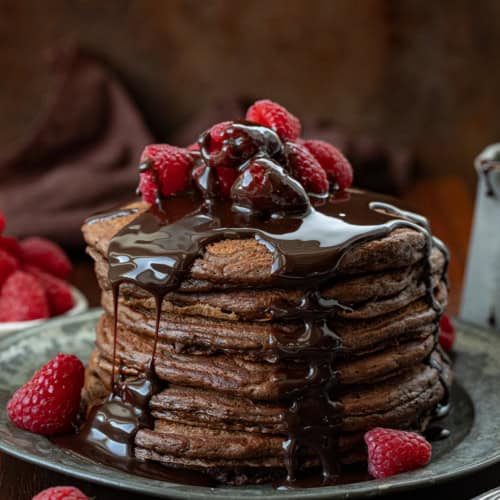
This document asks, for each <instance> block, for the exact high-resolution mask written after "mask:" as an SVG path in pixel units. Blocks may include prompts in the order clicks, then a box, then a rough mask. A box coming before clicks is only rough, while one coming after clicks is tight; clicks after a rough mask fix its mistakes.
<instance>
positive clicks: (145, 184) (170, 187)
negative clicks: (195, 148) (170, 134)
mask: <svg viewBox="0 0 500 500" xmlns="http://www.w3.org/2000/svg"><path fill="white" fill-rule="evenodd" d="M147 160H150V161H151V165H150V166H149V167H147V168H145V169H143V170H142V171H141V174H140V181H139V190H140V192H141V194H142V198H143V200H144V201H145V202H147V203H150V204H154V203H155V202H156V201H157V199H158V198H161V197H162V196H171V195H173V194H175V193H178V192H180V191H184V190H185V189H187V187H188V186H189V181H190V173H191V168H192V166H193V157H192V156H191V153H190V152H189V151H188V150H187V149H184V148H178V147H175V146H170V145H169V144H150V145H149V146H146V148H145V149H144V151H143V152H142V155H141V162H142V163H143V164H144V163H145V162H146V161H147Z"/></svg>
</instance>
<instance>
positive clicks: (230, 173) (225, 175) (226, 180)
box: [193, 165, 240, 198]
mask: <svg viewBox="0 0 500 500" xmlns="http://www.w3.org/2000/svg"><path fill="white" fill-rule="evenodd" d="M205 168H206V166H205V165H199V166H198V167H196V168H195V169H194V170H193V179H194V181H195V183H196V184H197V185H198V179H199V177H200V176H201V174H202V173H203V171H204V170H205ZM214 170H215V178H216V180H217V186H218V188H219V194H220V195H221V197H223V198H229V195H230V193H231V187H232V185H233V184H234V181H235V180H236V179H237V178H238V176H239V175H240V174H239V172H238V170H236V169H235V168H231V167H222V166H217V167H214ZM198 187H199V186H198ZM200 189H201V188H200Z"/></svg>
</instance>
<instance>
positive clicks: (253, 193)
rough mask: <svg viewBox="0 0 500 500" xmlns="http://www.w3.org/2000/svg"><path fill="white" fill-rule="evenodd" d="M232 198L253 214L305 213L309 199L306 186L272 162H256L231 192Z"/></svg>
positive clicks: (246, 170)
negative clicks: (276, 212) (277, 212)
mask: <svg viewBox="0 0 500 500" xmlns="http://www.w3.org/2000/svg"><path fill="white" fill-rule="evenodd" d="M231 199H232V200H233V201H234V202H235V203H236V204H237V205H239V206H240V207H244V208H246V209H250V210H251V211H252V212H260V213H269V212H275V211H281V212H285V211H289V212H291V211H294V212H298V211H303V210H304V209H305V208H307V206H308V198H307V194H306V193H305V191H304V189H303V188H302V186H301V185H300V184H299V183H298V182H297V181H296V180H295V179H292V178H291V177H290V176H288V175H286V174H285V172H284V171H283V168H282V167H281V166H280V165H278V164H277V163H275V162H273V161H272V160H268V159H265V158H259V159H255V160H253V161H252V162H251V163H250V165H248V166H247V167H246V168H245V170H244V171H243V173H242V174H241V175H240V176H239V177H238V179H237V180H236V182H235V183H234V185H233V187H232V189H231Z"/></svg>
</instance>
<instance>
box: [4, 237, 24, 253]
mask: <svg viewBox="0 0 500 500" xmlns="http://www.w3.org/2000/svg"><path fill="white" fill-rule="evenodd" d="M0 248H1V249H2V250H5V251H6V252H9V253H10V254H11V255H13V256H14V257H19V256H20V255H21V246H20V245H19V242H18V241H17V240H16V238H14V237H12V236H0Z"/></svg>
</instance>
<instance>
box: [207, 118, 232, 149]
mask: <svg viewBox="0 0 500 500" xmlns="http://www.w3.org/2000/svg"><path fill="white" fill-rule="evenodd" d="M232 124H233V122H229V121H228V122H220V123H216V124H215V125H212V127H211V128H210V139H211V140H212V142H215V143H216V144H222V142H224V139H225V138H226V131H227V129H228V128H229V127H231V125H232Z"/></svg>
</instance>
